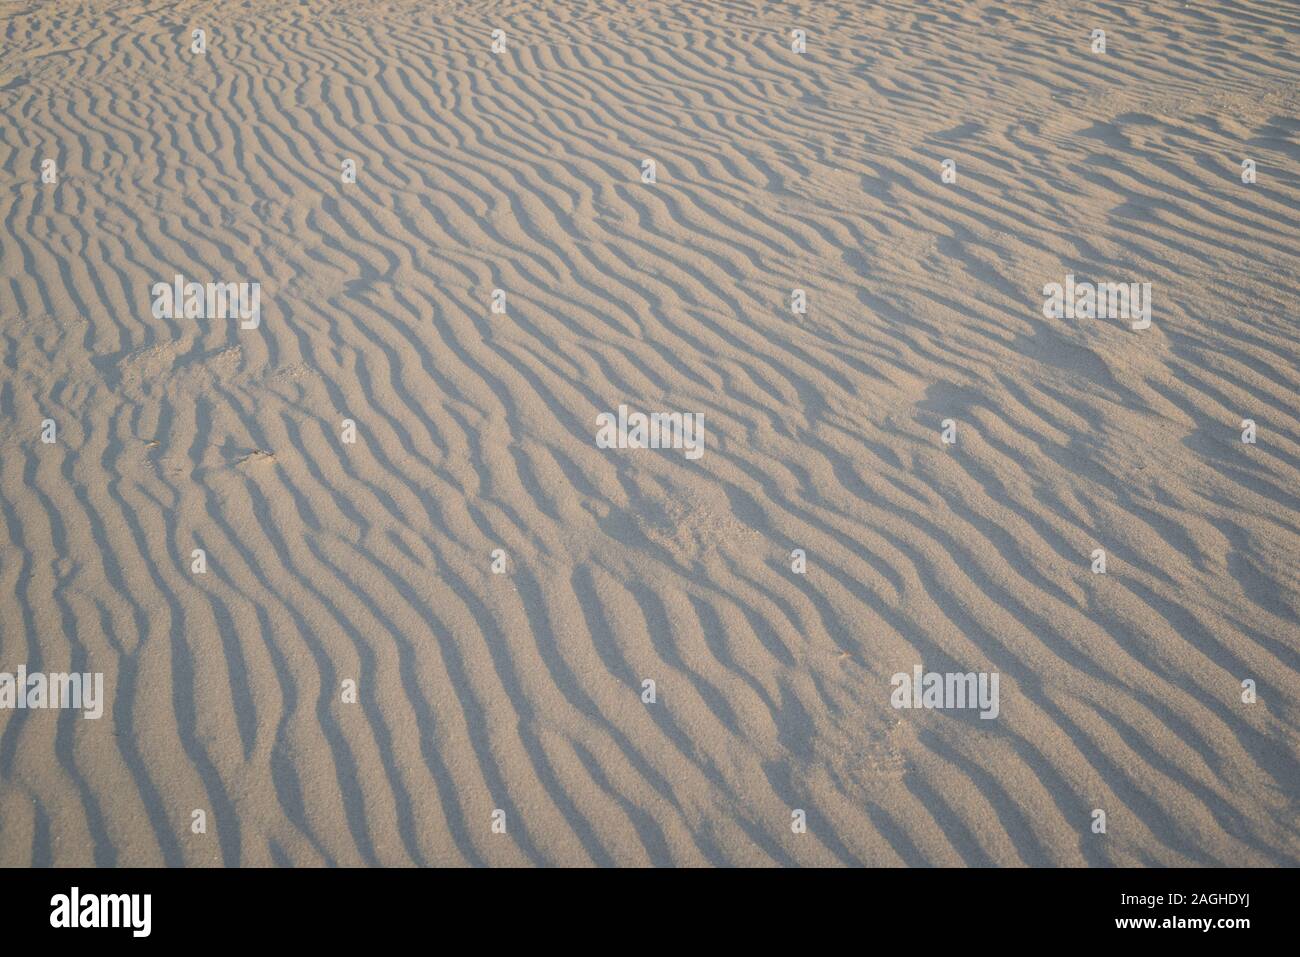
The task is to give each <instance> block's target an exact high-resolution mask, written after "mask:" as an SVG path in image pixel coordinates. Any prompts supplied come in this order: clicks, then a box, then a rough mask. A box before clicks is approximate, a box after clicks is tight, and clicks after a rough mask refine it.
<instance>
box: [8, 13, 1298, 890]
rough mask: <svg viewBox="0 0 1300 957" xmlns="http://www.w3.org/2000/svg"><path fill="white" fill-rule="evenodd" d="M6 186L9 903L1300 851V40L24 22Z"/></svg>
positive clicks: (1039, 28)
mask: <svg viewBox="0 0 1300 957" xmlns="http://www.w3.org/2000/svg"><path fill="white" fill-rule="evenodd" d="M195 29H202V30H204V31H205V41H206V49H205V50H204V52H202V53H195V52H192V49H191V38H192V33H191V31H192V30H195ZM793 29H801V30H804V31H805V32H806V44H807V47H806V51H805V52H803V53H796V52H794V51H793V50H792V49H791V45H792V43H793V42H795V41H794V39H793V38H792V36H791V30H793ZM1096 29H1104V30H1105V33H1106V49H1105V52H1104V53H1101V52H1094V51H1093V49H1092V44H1093V41H1092V39H1091V37H1092V33H1093V31H1094V30H1096ZM494 30H503V31H504V32H505V36H504V39H505V49H504V51H502V52H493V49H492V42H493V41H492V34H493V31H494ZM50 159H52V160H54V161H55V166H54V167H53V172H54V175H55V181H54V182H44V181H43V178H42V172H43V170H44V169H45V166H44V165H43V164H44V161H46V160H50ZM348 159H352V160H355V164H356V169H357V172H356V181H355V182H344V181H343V176H342V172H341V171H342V167H343V164H344V161H345V160H348ZM647 159H649V160H653V162H654V169H655V177H654V179H655V181H654V182H653V183H649V182H645V181H643V177H642V170H643V161H644V160H647ZM947 159H951V160H953V161H954V163H955V167H954V169H955V172H956V178H955V181H952V182H945V181H944V178H943V177H942V176H941V173H942V164H943V161H944V160H947ZM1245 159H1250V160H1252V161H1253V162H1254V164H1255V169H1256V174H1255V181H1254V182H1243V165H1242V163H1243V160H1245ZM1247 178H1249V177H1247ZM0 191H2V194H3V199H2V201H0V672H7V673H15V674H16V672H17V669H18V668H19V667H23V668H26V669H27V670H28V671H31V672H36V671H40V672H47V673H48V672H85V673H96V672H102V673H103V675H104V689H105V698H106V701H105V705H104V713H103V716H102V717H101V718H99V719H98V720H96V719H93V718H87V717H84V716H83V712H81V711H75V710H70V709H66V710H52V709H46V710H40V709H33V708H26V709H19V708H17V707H16V706H15V707H12V708H7V709H5V710H0V865H26V864H58V865H80V864H99V865H141V864H145V865H150V864H167V865H182V864H184V865H222V864H224V865H272V864H293V865H325V864H338V865H367V864H369V865H406V864H426V865H443V864H447V865H462V864H473V865H515V864H538V865H541V864H557V865H590V864H596V865H644V864H681V865H724V864H725V865H772V864H776V865H835V864H869V865H990V864H996V865H1094V866H1095V865H1219V864H1225V865H1227V864H1230V865H1251V866H1253V865H1296V864H1300V772H1298V770H1297V769H1298V767H1300V626H1298V625H1297V619H1298V617H1300V562H1298V557H1300V422H1298V417H1300V333H1298V332H1297V322H1298V319H1297V317H1298V316H1300V279H1298V278H1297V277H1298V276H1300V7H1298V6H1297V5H1296V4H1295V3H1292V2H1281V0H1278V2H1267V0H1258V2H1244V0H1240V2H1215V3H1211V2H1208V0H1194V2H1191V3H1183V2H1159V3H1157V2H1120V0H1114V2H1107V3H1079V2H1076V0H1047V2H1042V3H1029V2H1010V0H1006V2H992V0H970V2H965V3H927V2H921V0H882V2H875V0H873V2H870V3H867V2H865V0H863V2H849V0H819V2H806V3H792V4H779V5H778V4H764V3H759V2H756V0H729V2H724V0H716V2H689V3H688V2H681V3H671V2H637V3H625V2H622V0H592V2H583V0H542V2H504V3H493V2H480V0H474V2H414V0H412V2H396V0H390V2H381V3H368V2H339V3H325V2H319V0H310V2H304V3H288V2H271V0H250V2H246V3H215V2H203V3H189V2H181V3H172V4H156V3H145V2H142V0H136V2H129V3H122V2H114V0H103V2H85V3H70V2H65V0H49V2H31V0H27V2H17V3H13V2H6V3H0ZM177 274H181V275H183V276H184V277H185V279H186V280H187V281H188V280H192V281H195V282H199V283H207V282H214V283H215V282H220V283H227V282H229V283H241V282H243V283H258V284H260V285H259V289H260V297H261V298H260V324H259V325H258V326H257V327H256V328H252V329H244V328H241V320H240V319H239V317H237V316H233V317H220V318H213V317H199V316H195V315H190V316H189V317H186V315H185V313H184V310H183V309H181V310H179V311H178V312H177V313H176V314H175V317H174V318H173V317H170V316H169V314H167V313H166V312H165V311H156V310H155V309H154V305H155V299H156V295H157V294H155V292H154V291H153V287H154V285H155V284H156V283H163V284H170V283H172V281H173V279H174V277H175V276H176V275H177ZM1067 276H1073V277H1074V279H1075V281H1077V282H1085V281H1086V282H1091V283H1107V282H1115V283H1121V282H1122V283H1138V284H1142V283H1149V284H1150V299H1149V302H1150V304H1151V320H1152V321H1151V325H1150V327H1149V328H1145V329H1140V330H1135V329H1133V328H1131V323H1130V321H1129V320H1128V319H1126V318H1122V317H1121V318H1115V317H1098V318H1086V317H1079V316H1073V317H1065V316H1062V317H1048V316H1047V315H1045V313H1044V301H1045V298H1046V294H1045V292H1044V287H1045V286H1047V285H1048V284H1051V283H1061V284H1064V283H1065V282H1066V277H1067ZM496 289H500V290H503V291H504V293H505V299H504V306H503V308H504V311H493V295H494V294H493V291H494V290H496ZM796 289H797V290H802V291H803V295H804V298H805V299H806V311H804V312H797V311H795V310H794V309H793V308H792V294H793V291H794V290H796ZM620 405H625V406H627V408H628V409H629V410H631V411H641V412H680V413H700V414H702V415H703V425H704V451H703V454H702V455H701V456H699V457H698V458H692V457H690V456H688V455H687V454H686V450H685V449H680V448H679V449H672V448H661V449H652V448H602V447H600V446H599V445H598V444H597V441H596V439H597V431H598V423H597V416H598V415H601V414H603V413H615V414H617V412H618V409H619V407H620ZM47 419H48V420H53V422H54V424H55V429H56V431H55V434H54V436H53V441H50V442H45V441H42V433H43V432H44V431H45V426H44V425H43V423H44V421H45V420H47ZM1246 419H1249V420H1252V421H1253V422H1254V423H1255V430H1256V433H1255V438H1256V441H1255V442H1254V443H1253V444H1251V443H1248V442H1243V440H1242V436H1243V431H1244V430H1245V429H1246V428H1247V427H1246V426H1244V425H1243V420H1246ZM345 420H350V421H351V423H352V424H353V427H354V428H355V441H354V442H348V441H346V439H347V438H348V437H349V433H348V432H347V426H346V423H345ZM945 420H951V425H952V429H953V430H955V431H954V432H953V434H955V440H956V441H955V443H952V444H949V443H946V442H945V441H944V440H943V437H942V434H941V433H942V431H943V429H944V423H945ZM1099 548H1100V549H1103V550H1104V552H1105V560H1106V571H1105V573H1104V574H1098V573H1094V570H1093V569H1094V558H1093V554H1094V550H1095V549H1099ZM195 549H202V550H203V553H204V556H205V560H206V570H205V571H202V572H199V571H196V570H194V569H195V565H194V550H195ZM498 549H499V550H501V554H500V555H498V556H497V567H498V568H500V569H501V573H499V574H498V573H496V572H495V571H494V568H493V564H494V559H493V553H494V551H496V550H498ZM796 550H800V551H802V553H803V555H804V560H805V561H806V569H804V570H802V572H801V571H799V570H796V567H797V566H798V564H799V562H798V560H797V558H792V553H794V552H795V551H796ZM917 666H921V667H922V668H923V669H924V670H925V671H934V672H939V673H948V672H954V673H956V672H961V673H966V672H971V673H990V674H992V673H996V674H997V675H998V676H999V678H1000V686H999V687H1000V699H999V708H998V713H997V716H996V717H995V718H991V719H984V718H981V717H980V713H979V712H978V711H975V710H971V709H965V710H962V709H956V708H935V709H903V708H895V707H893V704H892V702H891V698H892V696H893V694H894V689H893V686H892V685H891V677H892V676H893V675H895V674H896V673H903V674H905V675H908V676H910V675H911V674H912V672H913V669H914V668H915V667H917ZM647 679H650V680H653V681H654V682H655V685H654V689H655V700H654V701H653V702H652V703H648V702H646V701H645V700H643V687H644V686H643V682H644V681H646V680H647ZM1243 681H1252V682H1254V688H1255V698H1254V700H1243V699H1249V698H1250V697H1251V696H1250V694H1249V693H1248V692H1247V691H1244V690H1243V684H1242V683H1243ZM347 682H355V688H356V699H355V703H352V702H351V701H350V700H349V699H348V694H347V692H348V688H349V687H351V686H350V685H347V684H346V683H347ZM796 809H801V810H803V811H804V812H805V816H806V821H807V831H806V833H795V830H794V829H792V820H794V819H793V818H792V811H794V810H796ZM1098 809H1099V810H1102V811H1104V812H1105V815H1106V831H1105V833H1104V834H1101V833H1095V832H1094V820H1095V815H1094V811H1095V810H1098ZM196 810H201V811H203V812H204V818H205V822H206V832H205V833H195V826H194V822H195V820H196V818H195V814H194V812H195V811H196ZM497 810H500V811H501V812H504V814H503V816H502V815H497V820H499V821H503V822H504V833H495V832H494V830H493V815H494V811H497Z"/></svg>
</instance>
